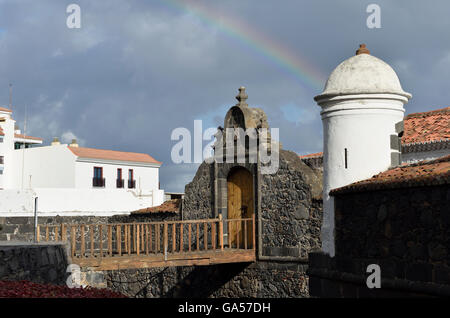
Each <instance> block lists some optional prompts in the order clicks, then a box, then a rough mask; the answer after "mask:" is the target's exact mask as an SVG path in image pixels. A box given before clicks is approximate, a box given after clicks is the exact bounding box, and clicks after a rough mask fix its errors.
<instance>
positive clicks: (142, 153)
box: [67, 145, 151, 157]
mask: <svg viewBox="0 0 450 318" xmlns="http://www.w3.org/2000/svg"><path fill="white" fill-rule="evenodd" d="M67 147H70V145H67ZM71 148H74V147H71ZM76 148H78V149H92V150H101V151H114V152H122V153H135V154H139V155H147V156H150V155H149V154H148V153H145V152H134V151H122V150H112V149H101V148H91V147H76ZM150 157H151V156H150Z"/></svg>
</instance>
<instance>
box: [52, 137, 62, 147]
mask: <svg viewBox="0 0 450 318" xmlns="http://www.w3.org/2000/svg"><path fill="white" fill-rule="evenodd" d="M60 144H61V143H60V142H59V138H58V137H55V138H53V141H52V146H58V145H60Z"/></svg>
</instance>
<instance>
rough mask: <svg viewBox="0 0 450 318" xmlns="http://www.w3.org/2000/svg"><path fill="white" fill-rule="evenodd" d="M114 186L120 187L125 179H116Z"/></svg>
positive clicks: (123, 184) (123, 185)
mask: <svg viewBox="0 0 450 318" xmlns="http://www.w3.org/2000/svg"><path fill="white" fill-rule="evenodd" d="M116 186H117V188H118V189H122V188H124V187H125V181H124V180H123V179H117V180H116Z"/></svg>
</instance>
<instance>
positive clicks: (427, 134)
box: [402, 107, 450, 144]
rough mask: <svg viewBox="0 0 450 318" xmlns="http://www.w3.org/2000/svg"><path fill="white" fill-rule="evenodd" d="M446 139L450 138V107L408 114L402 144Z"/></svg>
mask: <svg viewBox="0 0 450 318" xmlns="http://www.w3.org/2000/svg"><path fill="white" fill-rule="evenodd" d="M446 139H450V107H447V108H442V109H438V110H433V111H430V112H424V113H414V114H410V115H408V116H406V118H405V120H404V134H403V137H402V144H411V143H424V142H430V141H440V140H446Z"/></svg>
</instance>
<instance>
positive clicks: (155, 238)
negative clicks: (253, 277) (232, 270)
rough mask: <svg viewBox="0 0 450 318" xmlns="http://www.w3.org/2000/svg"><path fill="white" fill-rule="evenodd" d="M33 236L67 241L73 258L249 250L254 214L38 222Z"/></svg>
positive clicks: (251, 242)
mask: <svg viewBox="0 0 450 318" xmlns="http://www.w3.org/2000/svg"><path fill="white" fill-rule="evenodd" d="M226 228H227V229H228V233H229V234H228V244H225V242H224V229H226ZM37 237H38V241H40V242H42V241H45V242H49V241H52V242H55V241H66V242H69V243H70V247H71V254H72V257H75V258H86V257H96V258H107V257H126V256H146V255H157V254H162V255H165V256H167V255H168V254H175V253H184V254H189V253H197V252H203V251H224V250H229V249H236V250H242V249H244V250H250V249H254V248H255V218H254V217H253V218H246V219H227V220H224V219H222V218H221V217H220V218H218V219H206V220H187V221H166V222H150V223H114V224H61V225H38V228H37Z"/></svg>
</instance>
